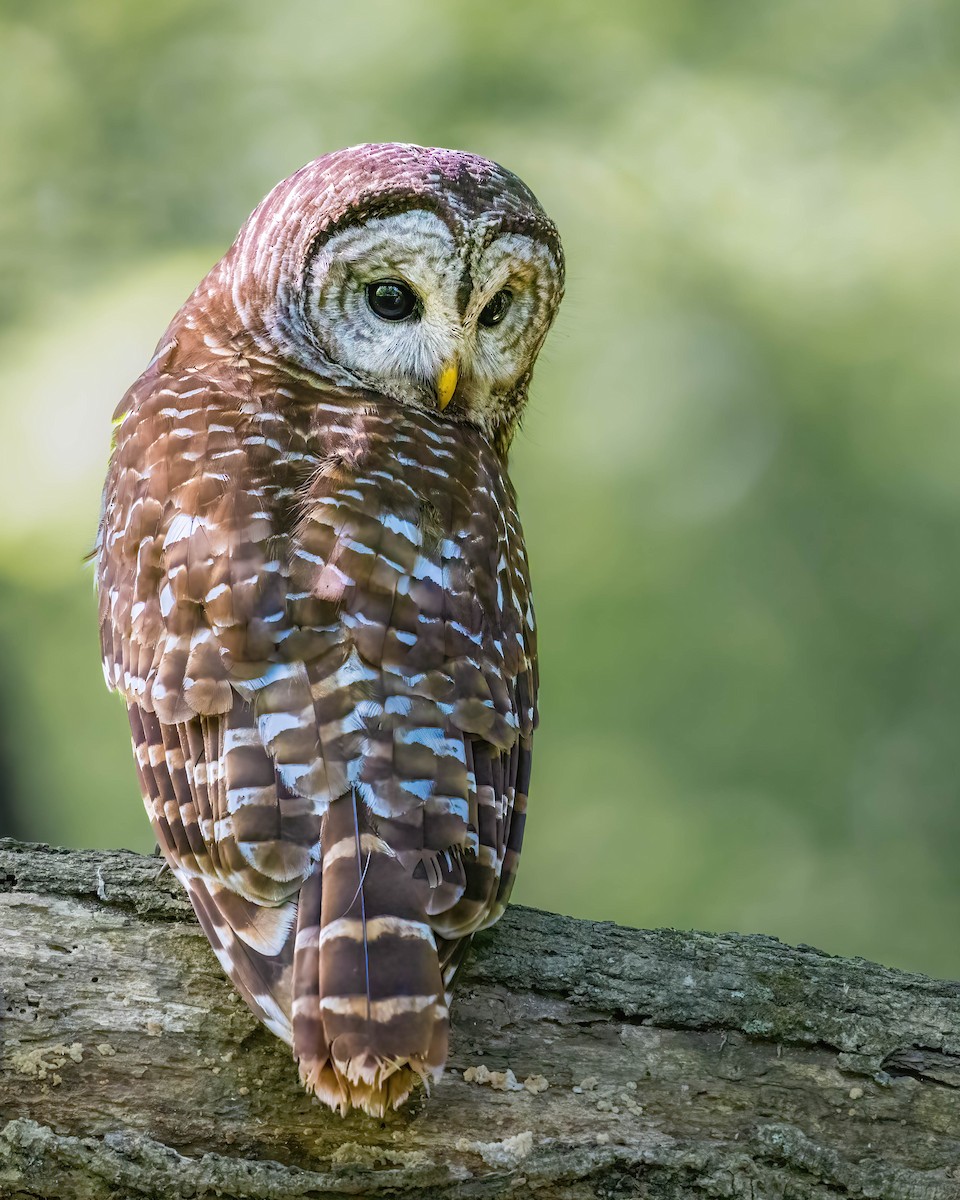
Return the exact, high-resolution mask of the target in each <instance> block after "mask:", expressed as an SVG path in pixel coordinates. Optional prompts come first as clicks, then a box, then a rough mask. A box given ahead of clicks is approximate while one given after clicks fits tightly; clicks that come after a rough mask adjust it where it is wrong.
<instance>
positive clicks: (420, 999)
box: [293, 793, 448, 1117]
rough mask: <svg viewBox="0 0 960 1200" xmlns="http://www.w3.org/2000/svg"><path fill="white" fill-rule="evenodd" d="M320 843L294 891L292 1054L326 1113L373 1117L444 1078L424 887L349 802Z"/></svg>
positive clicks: (439, 984)
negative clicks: (315, 865) (318, 856)
mask: <svg viewBox="0 0 960 1200" xmlns="http://www.w3.org/2000/svg"><path fill="white" fill-rule="evenodd" d="M321 837H322V848H323V858H322V868H320V869H319V870H318V872H317V873H315V874H314V875H312V876H311V877H310V878H309V879H308V880H307V881H306V883H305V884H304V886H303V889H302V890H301V893H300V906H299V913H298V919H297V937H296V949H295V951H294V978H293V995H294V1001H293V1052H294V1056H295V1057H296V1059H297V1061H298V1063H299V1067H300V1078H301V1079H302V1080H303V1083H304V1085H305V1086H306V1087H307V1088H309V1089H310V1090H311V1091H313V1092H315V1093H316V1095H317V1096H318V1097H319V1098H320V1099H321V1100H322V1101H324V1103H326V1104H329V1105H330V1107H331V1108H335V1109H339V1110H340V1112H341V1113H342V1114H346V1113H347V1111H348V1110H349V1109H350V1108H360V1109H363V1111H364V1112H367V1113H369V1114H370V1115H371V1116H376V1117H382V1116H383V1114H384V1113H385V1112H386V1111H387V1110H388V1109H390V1108H397V1107H399V1105H401V1104H402V1103H403V1102H404V1100H406V1098H407V1096H409V1094H410V1092H411V1091H412V1090H413V1088H414V1087H416V1085H417V1084H418V1083H419V1082H420V1081H421V1080H423V1081H425V1082H427V1083H428V1084H429V1081H430V1080H431V1079H436V1078H439V1076H440V1074H441V1072H442V1070H443V1064H444V1062H445V1060H446V1056H447V1032H448V1015H447V1005H446V1000H445V997H444V990H443V979H442V977H441V970H440V959H439V956H438V952H437V943H436V939H435V938H434V935H433V931H432V930H431V928H430V925H429V924H428V923H427V921H426V913H425V908H424V897H423V888H422V887H421V885H420V884H418V882H417V881H416V880H415V879H414V878H413V877H412V875H411V874H410V872H409V871H408V870H407V869H406V868H405V867H404V866H403V865H402V864H401V862H400V861H399V859H398V858H397V857H396V855H395V854H394V853H393V851H391V849H390V848H389V846H388V845H387V844H386V842H384V841H383V840H382V839H381V838H379V837H377V835H376V834H375V833H374V832H373V829H372V826H371V823H370V821H369V819H367V817H366V815H365V808H364V806H363V804H362V802H361V801H360V800H359V798H357V797H356V795H355V794H354V793H349V794H347V795H345V796H342V797H340V799H339V800H336V801H335V802H334V803H333V804H332V805H331V806H330V808H329V810H328V811H327V814H326V816H325V817H324V819H323V830H322V835H321ZM321 895H322V903H321Z"/></svg>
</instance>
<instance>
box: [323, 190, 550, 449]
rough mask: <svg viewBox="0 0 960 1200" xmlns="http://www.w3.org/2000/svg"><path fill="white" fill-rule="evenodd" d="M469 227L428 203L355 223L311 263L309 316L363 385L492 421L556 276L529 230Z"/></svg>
mask: <svg viewBox="0 0 960 1200" xmlns="http://www.w3.org/2000/svg"><path fill="white" fill-rule="evenodd" d="M471 233H472V231H471V230H469V229H467V230H465V231H463V234H462V236H461V237H459V238H458V236H457V231H455V230H452V229H451V228H450V226H449V225H448V224H447V223H446V222H445V221H444V220H443V219H442V218H441V217H440V216H438V215H437V214H436V213H434V212H431V211H429V210H426V209H411V210H409V211H407V212H401V213H396V214H393V215H390V216H385V217H374V218H371V219H369V220H365V221H361V222H358V223H357V224H353V225H348V226H347V227H346V228H343V229H341V230H339V231H338V232H337V233H335V234H334V235H333V236H332V237H331V238H330V239H329V240H328V241H326V242H325V243H324V244H323V245H322V246H321V247H320V248H319V249H318V251H317V253H316V254H315V256H314V258H313V260H312V262H311V265H310V269H309V272H308V276H307V289H306V293H307V294H306V304H307V318H308V321H309V324H310V326H311V328H312V330H313V332H314V333H315V335H316V337H317V339H318V340H319V342H320V344H321V346H322V347H323V350H324V351H325V353H326V354H327V355H328V356H329V357H330V359H331V360H332V361H333V362H335V363H337V364H338V365H339V366H341V367H343V368H346V369H347V370H348V371H349V372H350V373H351V374H352V375H354V376H355V377H356V378H357V379H358V380H359V381H360V382H361V383H363V384H364V385H365V386H367V387H370V388H372V389H373V390H375V391H378V392H381V393H383V394H385V395H387V396H390V397H392V398H393V399H394V400H396V401H398V402H399V403H401V404H409V405H413V406H414V407H417V408H425V409H433V410H435V411H436V410H440V411H447V410H448V407H449V415H450V416H451V417H452V418H454V419H467V420H470V421H471V422H472V423H474V424H477V425H479V426H480V427H481V428H485V429H489V428H491V427H492V426H494V425H495V424H497V423H498V421H499V419H500V418H501V416H502V415H503V414H504V411H505V410H506V409H508V408H512V407H514V406H515V405H516V403H517V391H518V388H519V387H521V386H522V385H523V384H525V382H526V380H527V379H528V378H529V375H530V371H531V368H532V366H533V361H534V359H535V357H536V354H537V351H538V350H539V348H540V345H541V343H542V342H543V339H544V336H545V335H546V332H547V329H548V327H549V325H550V321H551V319H552V317H553V313H554V310H555V308H556V305H557V301H558V299H559V279H558V270H557V264H556V262H555V261H554V258H553V255H552V254H551V252H550V250H549V249H548V247H547V246H546V245H544V244H543V243H540V242H537V241H536V240H535V239H534V238H532V237H530V236H529V235H526V234H523V233H508V232H504V233H501V234H499V235H496V234H495V235H494V236H493V237H492V238H491V239H490V240H489V242H484V241H480V243H479V244H477V239H476V238H474V237H471V236H470V234H471Z"/></svg>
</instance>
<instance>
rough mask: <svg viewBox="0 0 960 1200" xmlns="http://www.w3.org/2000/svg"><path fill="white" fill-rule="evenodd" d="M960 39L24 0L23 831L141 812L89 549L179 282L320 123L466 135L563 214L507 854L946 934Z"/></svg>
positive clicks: (542, 901)
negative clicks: (103, 492)
mask: <svg viewBox="0 0 960 1200" xmlns="http://www.w3.org/2000/svg"><path fill="white" fill-rule="evenodd" d="M958 42H960V9H958V8H957V7H956V5H954V4H952V3H951V2H950V0H942V2H939V3H935V2H932V0H912V2H911V3H910V4H902V3H897V2H895V0H844V2H843V3H842V4H837V3H835V2H831V0H822V2H815V3H814V2H809V0H793V2H791V3H787V4H770V3H769V2H767V0H729V2H725V3H722V4H721V3H717V2H716V0H699V2H694V0H673V2H671V3H663V2H662V0H646V2H637V0H634V2H631V3H626V2H623V0H593V2H592V3H591V4H590V5H583V4H580V3H573V2H572V0H552V2H551V3H549V4H547V3H529V4H518V3H517V2H516V0H486V2H485V3H483V4H479V5H477V4H464V5H455V4H449V3H446V2H445V0H403V2H400V0H390V2H387V0H367V2H365V3H364V4H361V5H347V4H338V5H334V4H329V3H322V2H319V0H274V2H273V3H271V4H262V3H260V2H259V0H239V2H227V0H211V2H207V3H203V4H197V3H195V0H189V2H188V0H158V3H156V4H131V3H128V2H127V0H96V2H95V3H80V2H76V3H74V2H70V0H56V2H53V0H5V3H4V4H3V6H2V8H0V140H2V147H3V148H2V153H0V272H2V275H3V278H4V279H5V281H6V286H5V288H4V290H3V293H2V297H0V321H2V324H0V422H2V424H0V439H2V460H3V469H2V472H0V512H2V513H3V514H4V517H3V522H2V528H0V653H2V664H3V665H2V673H0V716H2V722H0V788H2V789H3V793H2V795H3V798H4V799H5V802H6V806H5V808H4V809H3V811H4V816H3V820H4V821H5V823H6V826H7V827H8V829H10V830H14V829H15V830H16V831H17V832H19V833H20V834H21V835H23V836H27V837H32V838H38V839H46V840H50V841H53V842H59V843H66V844H73V845H103V846H115V845H126V846H133V847H138V848H141V849H146V848H148V847H149V846H150V845H151V839H150V837H149V833H148V827H147V824H146V820H145V818H144V816H143V813H142V809H141V807H140V803H139V800H138V798H137V793H136V785H135V782H134V776H133V770H132V766H131V761H130V752H129V748H128V743H127V735H126V731H125V719H124V716H123V713H122V710H121V707H120V705H119V703H118V702H117V700H116V699H115V698H113V697H109V696H107V695H106V693H105V692H104V689H103V684H102V679H101V675H100V669H99V664H98V654H97V645H96V628H95V619H94V601H93V594H92V576H91V571H90V569H89V567H84V566H83V565H82V564H81V559H82V556H83V554H84V552H85V551H86V550H87V549H88V548H89V547H90V545H91V543H92V539H93V535H94V529H95V525H96V520H97V505H98V499H99V495H98V493H99V487H100V481H101V478H102V473H103V469H104V466H105V461H106V453H107V442H108V436H109V419H110V413H111V411H112V409H113V407H114V405H115V403H116V401H117V400H118V399H119V397H120V395H121V393H122V392H123V390H124V389H125V387H126V386H127V384H128V383H129V382H130V381H131V380H132V379H133V378H134V377H135V376H136V375H137V374H138V373H139V371H140V370H141V368H142V366H143V365H144V364H145V362H146V360H147V359H148V357H149V354H150V351H151V349H152V346H153V344H154V342H155V341H156V339H157V337H158V336H159V334H160V332H161V331H162V329H163V327H164V325H165V324H166V321H167V320H168V318H169V317H170V316H171V315H172V313H173V312H174V310H175V309H176V308H177V307H178V305H179V304H180V302H181V301H182V299H183V298H184V297H185V296H186V295H187V294H188V293H189V292H190V290H191V289H192V287H193V285H194V284H195V283H196V281H197V280H198V279H199V277H200V276H201V275H202V274H203V273H204V272H205V271H206V269H207V268H208V266H209V265H210V264H211V263H212V262H213V261H214V260H215V259H216V258H217V257H219V255H220V253H221V252H222V251H223V250H224V248H225V247H226V246H227V245H228V244H229V242H230V241H231V240H232V238H233V236H234V234H235V232H236V229H237V228H238V227H239V225H240V224H241V222H242V221H243V219H244V218H245V216H246V215H247V213H248V211H249V210H250V209H251V208H252V207H253V205H254V204H255V203H256V201H257V200H258V199H259V198H260V197H261V195H263V193H265V192H266V191H267V190H268V188H269V187H270V186H271V185H272V184H273V183H274V182H275V181H276V180H278V179H279V178H281V177H282V176H284V175H287V174H289V173H290V172H291V171H292V170H294V169H295V168H296V167H298V166H299V165H300V164H301V163H302V162H304V161H306V160H308V159H310V158H313V157H315V156H316V155H317V154H319V153H322V152H323V151H325V150H328V149H333V148H335V147H337V146H341V145H346V144H349V143H352V142H357V141H385V140H409V141H417V142H422V143H427V144H439V145H448V146H461V147H464V148H469V149H472V150H475V151H478V152H480V153H483V154H487V155H489V156H490V157H493V158H496V159H498V160H500V161H502V162H504V163H506V164H507V165H508V166H510V167H512V168H513V169H514V170H516V171H517V172H518V173H519V174H521V175H522V176H523V177H524V178H525V179H526V180H527V181H528V182H529V183H530V184H531V186H532V187H533V188H534V190H535V191H536V192H537V193H538V195H539V196H540V197H541V199H542V200H543V202H544V204H545V206H546V207H547V208H548V210H549V211H550V212H551V213H552V215H553V216H554V217H555V219H556V220H557V223H558V224H559V226H560V229H561V231H562V233H563V235H564V238H565V242H566V246H567V251H568V256H569V289H568V298H567V300H566V302H565V305H564V309H563V311H562V313H561V316H560V319H559V323H558V327H557V329H556V332H555V333H554V334H553V336H552V338H551V340H550V342H549V344H548V346H547V348H546V351H545V353H544V355H543V358H542V361H541V365H540V367H539V368H538V371H537V376H536V379H535V382H534V391H533V400H532V404H531V409H530V413H529V418H528V421H527V424H526V429H525V432H524V433H523V435H522V436H521V438H520V440H519V444H518V446H517V449H516V452H515V455H514V464H513V470H514V476H515V479H516V480H517V483H518V488H519V492H520V497H521V504H522V509H523V514H524V518H525V523H526V527H527V532H528V538H529V542H530V546H531V554H532V560H533V567H534V571H535V582H536V586H537V596H538V607H539V614H540V620H541V630H542V652H543V724H542V729H541V733H540V735H539V740H538V746H537V762H536V770H535V774H534V790H533V800H532V813H531V820H530V824H529V827H528V828H529V837H528V844H527V848H526V850H525V854H524V863H523V867H522V870H521V873H520V882H519V885H518V889H517V893H516V898H517V899H519V900H522V901H526V902H528V903H534V904H539V905H543V906H545V907H548V908H553V909H558V910H560V911H563V912H570V913H575V914H579V915H584V916H591V917H603V918H613V919H616V920H619V921H623V922H628V923H631V924H640V925H651V924H668V925H675V926H680V927H685V926H699V927H703V928H709V929H728V928H736V929H741V930H762V931H766V932H769V933H775V934H778V935H780V936H782V937H784V938H787V939H790V940H802V941H806V942H811V943H815V944H817V945H820V946H822V947H824V948H826V949H829V950H833V951H837V952H842V953H845V954H862V955H865V956H869V957H875V958H879V959H881V960H883V961H885V962H888V963H892V964H897V965H902V966H906V967H911V968H917V969H921V970H926V971H930V972H935V973H943V974H950V975H960V802H958V800H960V797H958V781H960V746H958V738H957V731H958V726H960V619H958V612H957V597H958V595H960V555H958V545H957V542H958V536H957V531H958V527H960V526H958V518H960V471H958V447H960V405H958V393H957V383H958V376H960V358H958V329H960V293H958V286H957V276H958V265H960V255H958V251H960V220H958V213H957V197H958V195H960V153H958V151H960V144H958V143H960V121H958V116H960V54H958V50H960V46H958Z"/></svg>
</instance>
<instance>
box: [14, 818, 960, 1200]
mask: <svg viewBox="0 0 960 1200" xmlns="http://www.w3.org/2000/svg"><path fill="white" fill-rule="evenodd" d="M0 945H2V946H3V947H4V950H3V958H2V962H0V990H2V995H0V1053H2V1058H0V1121H2V1122H3V1123H5V1124H4V1128H3V1130H2V1133H0V1196H4V1197H15V1198H17V1200H21V1198H27V1197H30V1198H33V1197H50V1198H54V1197H56V1198H57V1200H70V1198H71V1197H82V1198H83V1200H101V1198H104V1200H106V1198H107V1197H111V1198H117V1197H124V1198H126V1197H157V1198H163V1200H168V1198H169V1197H180V1196H184V1197H186V1196H191V1197H198V1198H207V1197H211V1198H212V1197H214V1196H217V1197H228V1198H234V1200H241V1198H242V1200H253V1198H254V1197H256V1198H257V1200H261V1198H263V1197H268V1198H269V1200H288V1198H289V1200H292V1198H294V1197H298V1198H304V1197H346V1196H380V1195H391V1196H398V1195H400V1196H402V1195H408V1194H412V1195H417V1196H420V1197H448V1196H449V1197H453V1196H457V1197H461V1196H462V1197H473V1196H478V1197H479V1196H491V1197H492V1196H497V1197H500V1196H524V1195H531V1194H535V1195H536V1196H537V1197H541V1198H545V1200H549V1198H553V1197H557V1198H559V1197H564V1198H565V1200H580V1198H586V1197H593V1196H604V1197H620V1196H623V1197H626V1196H637V1197H651V1198H653V1197H663V1198H666V1197H670V1198H671V1200H681V1198H687V1197H698V1198H700V1197H744V1198H746V1197H749V1198H751V1200H762V1198H765V1197H790V1198H791V1200H807V1198H808V1197H809V1198H816V1200H826V1198H827V1197H837V1196H851V1195H857V1196H859V1195H864V1196H871V1197H879V1198H883V1200H887V1198H888V1200H940V1198H944V1200H947V1198H949V1200H956V1198H957V1197H958V1196H960V986H958V985H957V984H953V983H944V982H939V981H937V980H932V979H926V978H923V977H922V976H916V975H905V974H901V973H899V972H896V971H891V970H887V969H885V968H883V967H879V966H876V965H874V964H873V963H867V962H863V961H860V960H844V959H838V958H831V957H830V956H828V955H825V954H821V953H819V952H818V951H816V950H812V949H810V948H808V947H800V948H796V949H794V948H791V947H787V946H784V945H782V944H781V943H780V942H778V941H776V940H774V939H773V938H768V937H759V936H755V937H742V936H738V935H734V934H726V935H708V934H702V933H680V932H675V931H672V930H658V931H653V932H648V931H643V930H634V929H623V928H619V927H618V926H615V925H609V924H597V923H592V922H588V921H575V920H572V919H570V918H568V917H559V916H554V915H552V914H549V913H542V912H537V911H535V910H532V909H522V908H512V909H511V910H510V911H509V912H508V913H507V915H506V916H505V917H504V919H503V921H502V922H501V923H500V925H499V926H498V927H497V928H496V929H495V930H493V931H491V932H489V933H487V934H484V935H482V936H481V937H479V938H478V939H477V949H476V953H475V954H474V956H473V959H472V961H471V962H470V963H469V964H468V966H467V967H466V969H465V970H464V972H463V975H462V978H461V980H460V985H459V988H458V999H457V1000H456V1002H455V1004H454V1010H453V1024H454V1032H453V1045H452V1054H451V1060H450V1067H449V1069H448V1071H447V1074H446V1075H445V1077H444V1079H443V1081H442V1082H441V1083H440V1085H439V1086H438V1087H436V1088H435V1089H434V1092H433V1095H432V1096H431V1097H430V1098H429V1100H428V1099H425V1098H421V1099H418V1100H417V1101H416V1102H415V1103H414V1104H413V1105H412V1106H410V1107H408V1108H405V1109H404V1110H402V1111H401V1112H399V1113H396V1114H393V1115H391V1116H390V1117H389V1118H388V1119H386V1120H383V1121H378V1120H374V1119H371V1118H369V1117H364V1116H361V1115H352V1116H350V1117H348V1118H347V1119H346V1120H341V1119H340V1118H339V1117H338V1116H336V1115H333V1114H331V1113H329V1112H327V1111H326V1110H325V1109H323V1108H321V1107H320V1106H319V1105H318V1104H317V1103H316V1102H314V1101H311V1100H310V1099H309V1098H308V1097H307V1096H306V1095H305V1094H304V1093H303V1092H302V1090H301V1089H300V1087H299V1084H298V1082H297V1076H296V1069H295V1067H294V1064H293V1062H292V1060H291V1058H290V1054H289V1051H288V1049H287V1047H286V1046H284V1045H282V1044H281V1043H279V1042H278V1041H276V1040H275V1039H274V1038H273V1037H272V1036H271V1035H270V1034H268V1033H267V1032H266V1031H265V1030H263V1029H262V1028H261V1027H260V1026H259V1025H258V1024H257V1023H256V1021H255V1020H254V1019H253V1017H252V1016H251V1015H250V1014H249V1013H248V1012H247V1010H246V1008H245V1007H244V1006H243V1004H242V1003H241V1002H239V1001H238V999H237V997H236V996H235V994H234V993H233V990H232V988H231V987H230V985H229V984H228V983H227V982H226V981H225V980H224V978H223V977H222V975H221V972H220V969H219V967H218V966H217V963H216V960H215V959H214V957H213V954H212V952H211V951H210V950H209V948H208V946H207V944H206V941H205V939H204V937H203V935H202V934H201V933H200V931H199V929H198V927H197V925H196V923H195V922H194V919H193V916H192V913H191V912H190V908H189V905H188V904H187V902H186V900H185V899H184V898H183V896H182V895H181V893H180V890H179V888H178V886H177V884H176V882H175V881H174V880H173V879H172V878H171V877H170V876H169V875H165V876H161V877H159V878H158V864H157V861H156V860H154V859H149V858H142V857H140V856H139V855H135V854H129V853H125V852H121V853H100V852H92V851H62V850H53V849H49V848H47V847H43V846H29V845H22V844H20V843H17V842H12V841H0ZM511 1073H512V1074H511ZM514 1080H516V1081H517V1082H516V1083H515V1082H514ZM524 1081H526V1085H525V1086H524Z"/></svg>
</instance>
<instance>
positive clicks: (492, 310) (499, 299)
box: [477, 288, 513, 328]
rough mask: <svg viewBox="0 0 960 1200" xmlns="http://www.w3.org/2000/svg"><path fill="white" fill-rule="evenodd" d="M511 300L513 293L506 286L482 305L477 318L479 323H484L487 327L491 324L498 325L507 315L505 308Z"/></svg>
mask: <svg viewBox="0 0 960 1200" xmlns="http://www.w3.org/2000/svg"><path fill="white" fill-rule="evenodd" d="M512 300H513V293H512V292H509V291H508V290H507V289H506V288H504V289H503V290H502V291H499V292H497V294H496V295H495V296H493V297H492V298H491V299H490V300H488V301H487V303H486V304H485V305H484V307H483V312H481V314H480V316H479V317H478V318H477V319H478V320H479V322H480V324H481V325H486V326H487V328H489V327H490V326H491V325H499V324H500V322H501V321H502V320H503V318H504V317H505V316H506V315H507V309H508V308H509V307H510V302H511V301H512Z"/></svg>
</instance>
